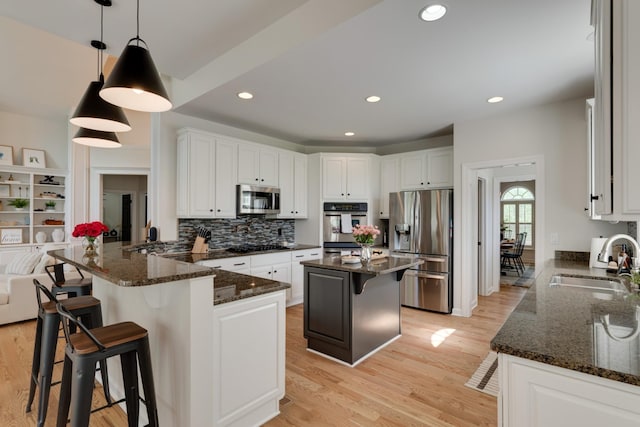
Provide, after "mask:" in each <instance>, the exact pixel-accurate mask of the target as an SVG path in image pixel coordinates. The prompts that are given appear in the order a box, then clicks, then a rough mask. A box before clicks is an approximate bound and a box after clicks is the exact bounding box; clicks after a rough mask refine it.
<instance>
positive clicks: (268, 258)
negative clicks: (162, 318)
mask: <svg viewBox="0 0 640 427" xmlns="http://www.w3.org/2000/svg"><path fill="white" fill-rule="evenodd" d="M285 262H291V252H289V251H283V252H278V253H272V254H265V255H252V256H251V268H254V267H261V266H264V265H274V264H282V263H285Z"/></svg>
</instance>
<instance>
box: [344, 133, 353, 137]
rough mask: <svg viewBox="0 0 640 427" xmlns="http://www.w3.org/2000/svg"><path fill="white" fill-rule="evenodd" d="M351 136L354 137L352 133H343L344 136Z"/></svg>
mask: <svg viewBox="0 0 640 427" xmlns="http://www.w3.org/2000/svg"><path fill="white" fill-rule="evenodd" d="M353 135H355V133H353V132H345V133H344V136H353Z"/></svg>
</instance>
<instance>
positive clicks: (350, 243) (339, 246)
mask: <svg viewBox="0 0 640 427" xmlns="http://www.w3.org/2000/svg"><path fill="white" fill-rule="evenodd" d="M367 209H368V206H367V203H349V202H347V203H345V202H326V203H324V205H323V211H324V217H323V221H322V234H323V240H324V251H325V253H334V252H335V253H340V251H342V250H349V249H359V248H360V246H358V244H357V243H356V242H355V240H354V238H353V234H352V230H353V227H355V226H356V225H366V224H368V223H369V219H368V214H367Z"/></svg>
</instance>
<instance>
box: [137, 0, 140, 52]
mask: <svg viewBox="0 0 640 427" xmlns="http://www.w3.org/2000/svg"><path fill="white" fill-rule="evenodd" d="M136 45H137V46H140V0H137V1H136Z"/></svg>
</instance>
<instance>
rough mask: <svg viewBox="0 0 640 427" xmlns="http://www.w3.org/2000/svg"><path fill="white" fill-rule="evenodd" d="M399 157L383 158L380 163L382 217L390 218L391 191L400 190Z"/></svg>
mask: <svg viewBox="0 0 640 427" xmlns="http://www.w3.org/2000/svg"><path fill="white" fill-rule="evenodd" d="M399 163H400V160H399V159H398V158H397V157H391V158H386V159H382V164H381V165H380V168H381V170H380V218H389V193H392V192H395V191H398V165H399Z"/></svg>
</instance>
